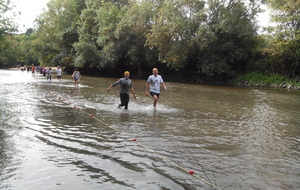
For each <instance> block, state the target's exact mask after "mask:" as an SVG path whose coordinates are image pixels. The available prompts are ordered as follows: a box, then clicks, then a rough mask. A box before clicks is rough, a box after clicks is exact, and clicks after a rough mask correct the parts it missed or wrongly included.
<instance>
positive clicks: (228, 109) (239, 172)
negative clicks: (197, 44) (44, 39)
mask: <svg viewBox="0 0 300 190" xmlns="http://www.w3.org/2000/svg"><path fill="white" fill-rule="evenodd" d="M62 78H63V79H62V80H61V81H59V80H57V79H56V78H55V77H53V79H52V81H51V82H50V81H47V80H46V79H45V78H44V77H43V76H42V75H35V76H32V75H31V73H27V72H21V71H16V70H13V71H12V70H0V100H1V103H0V111H1V115H0V119H1V120H0V189H5V190H6V189H7V190H8V189H12V190H15V189H16V190H32V189H43V190H44V189H49V190H52V189H55V190H56V189H61V190H67V189H86V190H90V189H92V190H93V189H113V190H115V189H116V190H118V189H122V190H126V189H128V190H129V189H130V190H131V189H143V190H144V189H149V190H156V189H157V190H165V189H171V190H180V189H187V190H190V189H191V190H194V189H214V188H213V187H212V186H211V185H209V184H208V183H206V182H205V181H208V182H209V183H211V184H213V185H215V186H217V187H218V188H219V189H237V190H240V189H263V190H268V189H270V190H273V189H295V190H296V189H300V180H299V179H300V159H299V158H300V146H299V145H300V119H299V118H300V92H299V91H287V90H277V89H276V90H275V89H262V88H241V87H224V86H207V85H206V86H204V85H194V84H180V83H172V82H166V83H165V84H166V85H167V87H168V88H169V90H168V91H162V93H161V96H160V100H159V102H158V107H157V109H156V110H153V108H152V100H151V98H150V97H146V96H144V87H145V81H143V80H133V85H134V88H135V90H136V92H137V95H138V97H137V99H135V100H134V99H133V98H132V96H131V99H130V103H129V109H128V110H124V109H118V108H117V104H118V103H119V96H118V90H119V89H118V86H117V87H115V88H113V89H112V90H111V92H110V93H107V91H106V89H107V87H108V86H109V85H110V84H112V83H113V82H114V81H116V80H117V79H115V78H101V77H86V76H84V78H83V80H82V81H81V84H80V86H79V87H74V84H73V80H72V79H71V77H70V76H69V75H63V77H62ZM55 95H57V96H55ZM63 99H64V100H65V101H63ZM68 103H70V105H69V104H68ZM74 105H75V106H76V107H77V108H80V109H81V110H78V109H75V108H74ZM88 114H90V115H93V116H94V117H89V115H88ZM97 119H98V120H97ZM131 138H136V139H137V141H136V142H135V141H132V140H131ZM139 143H141V144H142V145H144V146H145V147H146V148H145V147H144V146H140V145H139ZM153 151H156V153H158V154H156V153H154V152H153ZM159 155H161V156H159ZM174 163H175V164H174ZM176 164H178V165H179V166H182V167H183V168H184V169H187V170H188V171H194V172H195V174H197V175H198V176H200V177H201V179H199V178H197V177H196V176H195V175H190V174H188V173H187V172H185V171H184V170H181V169H180V168H178V167H177V165H176ZM202 179H204V180H205V181H204V180H202Z"/></svg>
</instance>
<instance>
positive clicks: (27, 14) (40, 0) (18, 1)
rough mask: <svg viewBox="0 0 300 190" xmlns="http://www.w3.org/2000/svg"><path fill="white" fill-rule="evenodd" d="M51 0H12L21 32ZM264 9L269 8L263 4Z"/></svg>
mask: <svg viewBox="0 0 300 190" xmlns="http://www.w3.org/2000/svg"><path fill="white" fill-rule="evenodd" d="M49 1H50V0H11V2H12V3H13V4H14V5H16V7H15V8H14V9H13V11H14V12H21V15H19V16H17V17H15V18H14V20H15V22H16V23H17V24H18V25H19V33H23V32H26V30H27V29H28V28H33V27H34V20H35V19H36V18H37V16H38V15H40V14H41V13H42V12H43V9H46V8H47V3H48V2H49ZM262 8H263V9H267V8H266V6H265V5H262ZM257 19H258V24H259V25H260V26H263V27H265V26H267V25H270V23H269V11H266V12H265V13H260V14H259V15H258V18H257Z"/></svg>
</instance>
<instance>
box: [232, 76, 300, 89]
mask: <svg viewBox="0 0 300 190" xmlns="http://www.w3.org/2000/svg"><path fill="white" fill-rule="evenodd" d="M235 83H237V84H239V85H250V86H261V87H275V88H287V89H298V90H300V81H299V79H298V80H297V79H290V78H287V77H284V76H281V75H278V74H265V73H258V72H251V73H247V74H244V75H241V76H239V77H238V78H237V79H236V80H235Z"/></svg>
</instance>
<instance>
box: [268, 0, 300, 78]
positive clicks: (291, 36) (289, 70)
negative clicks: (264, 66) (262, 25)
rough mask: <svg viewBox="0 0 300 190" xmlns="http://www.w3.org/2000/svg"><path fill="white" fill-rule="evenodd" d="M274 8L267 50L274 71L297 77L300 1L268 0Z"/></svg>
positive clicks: (299, 43) (299, 56)
mask: <svg viewBox="0 0 300 190" xmlns="http://www.w3.org/2000/svg"><path fill="white" fill-rule="evenodd" d="M267 3H268V5H269V6H270V8H271V9H272V10H273V11H272V14H271V20H272V21H274V22H275V23H276V26H271V27H269V31H270V35H269V43H268V46H267V48H266V49H265V52H266V53H267V54H268V55H269V57H270V59H269V64H268V65H269V66H270V68H271V69H272V71H273V72H276V73H280V74H287V75H289V76H292V77H295V76H297V75H298V76H299V75H300V19H299V18H300V1H299V0H267Z"/></svg>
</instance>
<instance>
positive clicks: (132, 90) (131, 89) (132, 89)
mask: <svg viewBox="0 0 300 190" xmlns="http://www.w3.org/2000/svg"><path fill="white" fill-rule="evenodd" d="M130 91H131V92H132V94H133V97H134V99H135V98H136V96H135V93H134V88H130Z"/></svg>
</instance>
